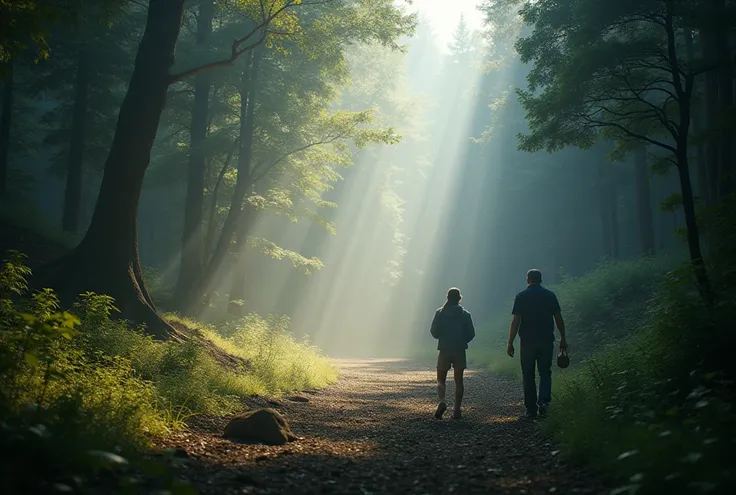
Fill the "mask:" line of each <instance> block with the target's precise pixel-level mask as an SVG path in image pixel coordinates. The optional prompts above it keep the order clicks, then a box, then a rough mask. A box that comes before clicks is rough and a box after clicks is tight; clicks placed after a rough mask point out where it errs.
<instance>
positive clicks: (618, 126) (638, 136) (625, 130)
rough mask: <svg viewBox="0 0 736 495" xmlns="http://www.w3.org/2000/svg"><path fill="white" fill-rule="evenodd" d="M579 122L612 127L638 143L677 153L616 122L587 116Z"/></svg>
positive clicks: (583, 116)
mask: <svg viewBox="0 0 736 495" xmlns="http://www.w3.org/2000/svg"><path fill="white" fill-rule="evenodd" d="M581 120H583V121H588V122H589V123H590V124H591V125H592V126H593V127H595V128H602V127H613V128H614V129H618V130H619V131H621V132H623V133H624V134H626V135H627V136H628V137H630V138H632V139H637V140H639V141H646V142H647V143H649V144H652V145H654V146H658V147H660V148H664V149H666V150H667V151H671V152H672V153H675V152H676V151H677V150H676V149H675V148H674V147H673V146H670V145H669V144H666V143H663V142H661V141H657V140H656V139H652V138H650V137H648V136H645V135H643V134H639V133H637V132H632V131H631V130H629V129H628V128H626V127H624V126H623V125H621V124H618V123H616V122H606V121H602V120H595V119H593V118H592V117H590V116H588V115H582V116H581Z"/></svg>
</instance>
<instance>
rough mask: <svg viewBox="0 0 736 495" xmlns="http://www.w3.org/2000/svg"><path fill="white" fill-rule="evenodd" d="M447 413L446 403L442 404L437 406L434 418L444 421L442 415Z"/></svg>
mask: <svg viewBox="0 0 736 495" xmlns="http://www.w3.org/2000/svg"><path fill="white" fill-rule="evenodd" d="M445 411H447V404H445V403H444V402H440V403H439V404H437V410H436V411H435V412H434V417H435V418H437V419H442V415H443V414H445Z"/></svg>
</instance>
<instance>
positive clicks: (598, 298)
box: [468, 256, 678, 377]
mask: <svg viewBox="0 0 736 495" xmlns="http://www.w3.org/2000/svg"><path fill="white" fill-rule="evenodd" d="M677 263H678V260H677V259H674V258H670V257H667V256H660V257H643V258H637V259H633V260H625V261H613V260H608V261H604V262H602V263H601V264H600V265H599V266H598V267H597V268H596V269H595V270H592V271H590V272H588V273H586V274H585V275H582V276H580V277H570V278H567V279H565V280H563V281H562V283H560V284H557V285H553V286H550V287H549V288H550V289H551V290H553V291H554V292H555V294H557V298H558V299H559V301H560V306H561V307H562V314H563V317H564V319H565V326H566V327H567V335H568V342H569V344H570V356H571V359H572V360H573V363H580V362H581V361H583V360H585V359H586V358H587V357H588V356H590V355H592V354H593V353H595V352H597V351H599V350H601V349H602V348H603V347H605V346H606V345H608V344H612V343H615V342H618V340H619V339H621V338H622V337H624V336H627V335H629V334H631V333H636V332H637V331H638V329H639V328H640V327H641V326H642V325H643V324H645V322H646V321H647V319H648V317H649V314H650V313H649V308H650V306H651V302H652V300H653V298H654V297H655V296H656V294H657V290H658V288H659V286H660V284H661V281H662V279H663V278H664V277H665V275H666V274H667V273H668V272H669V271H671V270H673V269H674V268H676V267H677ZM512 303H513V298H511V300H510V301H509V306H508V308H509V309H508V312H504V313H503V314H499V315H498V317H497V318H494V319H493V320H492V321H491V322H490V323H489V324H487V325H484V326H483V328H482V329H480V330H479V331H478V332H477V334H478V336H477V337H476V339H475V341H474V342H473V344H472V345H471V346H470V349H469V351H468V357H469V359H470V360H471V362H472V363H473V364H475V365H480V366H483V367H487V368H489V369H491V370H492V371H495V372H498V373H502V374H506V375H509V376H513V377H518V376H520V374H521V368H520V367H519V363H518V361H517V360H513V359H510V358H509V357H508V356H506V343H507V341H508V335H509V334H508V332H509V325H510V323H511V306H512ZM517 345H518V341H517Z"/></svg>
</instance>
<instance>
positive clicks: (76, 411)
mask: <svg viewBox="0 0 736 495" xmlns="http://www.w3.org/2000/svg"><path fill="white" fill-rule="evenodd" d="M29 274H30V270H28V268H27V267H25V266H24V265H23V256H22V255H20V254H19V253H11V254H10V256H9V257H8V258H7V259H6V260H5V261H4V263H3V266H2V269H1V270H0V381H1V382H2V383H3V387H2V390H1V391H0V429H1V430H0V451H2V452H6V453H9V452H12V456H10V457H8V456H5V455H2V456H0V473H2V474H3V479H5V480H8V482H9V483H11V486H15V484H17V485H18V486H19V487H21V486H24V485H23V484H24V483H26V484H31V485H32V484H33V483H39V485H33V486H34V487H36V488H37V487H38V486H45V485H43V484H44V483H46V484H48V483H60V484H64V485H69V486H73V487H76V489H79V490H82V491H84V490H91V489H92V488H91V487H93V486H96V485H95V483H97V482H98V481H99V479H98V478H99V475H100V474H101V473H102V472H110V473H111V474H112V478H113V480H114V481H112V483H114V484H115V485H116V486H117V485H130V484H132V485H136V484H139V483H142V482H143V481H144V480H145V481H146V483H149V482H151V483H154V485H155V486H160V487H162V488H166V487H168V488H170V489H172V488H175V487H176V486H178V485H177V483H178V482H177V481H176V480H177V478H176V476H175V472H174V471H175V470H174V471H172V470H171V469H170V466H169V465H170V464H171V462H170V461H166V462H163V461H160V460H159V461H156V460H153V459H150V458H146V457H145V456H143V457H141V456H140V455H139V453H138V452H139V451H140V449H141V448H142V447H145V446H146V445H147V444H148V442H149V440H150V438H151V437H152V436H160V435H164V434H166V433H168V432H169V431H171V430H172V429H177V428H185V427H186V420H187V419H188V418H190V417H191V416H193V415H197V414H222V413H225V412H230V411H234V410H236V409H237V408H238V407H241V406H240V402H239V401H238V398H240V397H245V396H249V395H253V394H259V395H265V394H279V393H283V392H286V391H290V390H294V389H304V388H315V387H320V386H324V385H327V384H328V383H330V382H332V381H334V380H335V379H336V377H337V374H336V370H335V368H334V367H333V366H332V365H331V364H329V362H328V361H327V360H326V359H325V358H324V357H322V355H321V354H320V353H319V351H318V350H317V349H315V348H313V347H311V346H309V344H308V343H307V342H304V343H298V342H296V341H294V340H293V338H292V337H291V336H290V335H289V334H288V333H287V331H286V324H288V320H284V319H279V318H269V319H267V320H264V319H260V318H259V317H257V316H255V315H250V316H249V317H248V318H246V319H244V320H243V321H242V322H240V324H238V325H235V324H233V325H231V326H229V327H227V329H225V330H224V332H225V333H226V334H227V335H228V337H227V338H226V337H223V336H220V335H219V334H218V333H217V331H216V330H214V329H213V328H211V327H202V326H199V325H197V324H195V323H194V322H189V321H186V322H185V321H182V320H180V319H178V318H176V317H172V318H171V321H172V322H174V323H178V324H181V325H186V326H188V327H189V330H190V333H191V334H192V335H193V338H191V339H188V340H187V341H186V342H184V343H179V342H173V341H172V342H154V341H153V340H152V339H151V338H150V337H149V336H147V335H145V334H144V333H143V332H142V329H130V328H128V326H127V325H126V323H125V322H121V321H119V320H118V321H113V320H112V319H111V316H113V313H115V312H116V311H117V310H116V309H115V306H114V301H113V300H112V298H110V297H108V296H105V295H97V294H93V293H85V294H82V295H80V297H79V300H78V302H77V303H76V304H75V306H74V308H73V312H72V313H70V312H65V311H61V310H60V309H59V304H58V300H57V299H56V297H55V295H54V294H53V292H52V291H50V290H43V291H40V292H37V293H35V294H33V295H32V296H31V297H29V298H24V297H25V296H26V290H27V286H26V277H27V276H28V275H29ZM197 336H199V337H197ZM223 353H229V354H230V355H232V356H235V357H236V359H237V360H239V362H240V363H241V365H240V366H236V365H234V364H232V363H231V364H225V363H223V362H222V360H218V359H217V356H221V355H223ZM100 449H102V450H100ZM112 452H115V453H112ZM121 455H122V456H124V457H121ZM39 459H46V462H41V465H42V466H43V472H42V473H38V472H34V473H33V474H32V473H31V472H30V471H29V470H31V469H32V468H33V466H37V465H39ZM34 469H35V468H34ZM11 475H12V476H11ZM151 476H153V481H151V480H150V479H148V478H150V477H151ZM34 480H35V481H34ZM179 488H181V489H183V487H179Z"/></svg>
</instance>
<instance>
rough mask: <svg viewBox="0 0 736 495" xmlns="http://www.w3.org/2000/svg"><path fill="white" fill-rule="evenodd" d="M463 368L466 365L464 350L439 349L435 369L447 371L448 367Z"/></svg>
mask: <svg viewBox="0 0 736 495" xmlns="http://www.w3.org/2000/svg"><path fill="white" fill-rule="evenodd" d="M451 367H452V368H455V369H456V370H464V369H465V368H467V367H468V363H467V359H466V358H465V351H464V350H463V351H440V353H439V355H438V356H437V370H438V371H449V370H450V368H451Z"/></svg>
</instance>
